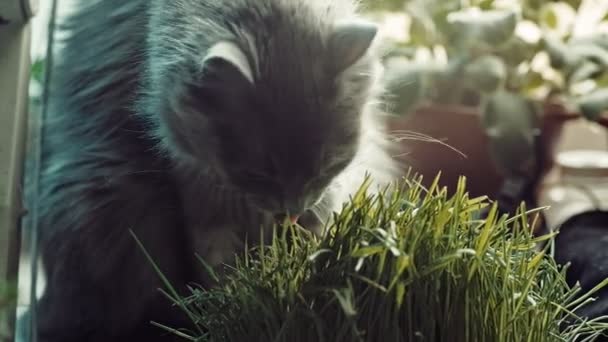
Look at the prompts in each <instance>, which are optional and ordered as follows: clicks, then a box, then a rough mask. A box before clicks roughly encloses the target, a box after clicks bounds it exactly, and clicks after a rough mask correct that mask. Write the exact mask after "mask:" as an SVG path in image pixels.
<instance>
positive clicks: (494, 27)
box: [447, 8, 517, 47]
mask: <svg viewBox="0 0 608 342" xmlns="http://www.w3.org/2000/svg"><path fill="white" fill-rule="evenodd" d="M447 21H448V23H449V25H450V26H451V29H452V32H453V34H454V36H455V37H457V39H458V40H459V43H460V45H462V46H464V47H470V46H476V45H477V44H480V43H481V44H485V45H489V46H492V47H496V46H499V45H501V44H504V43H505V42H507V41H508V40H509V39H510V38H511V37H512V36H513V34H514V33H515V26H516V25H517V14H516V13H515V12H514V11H511V10H490V11H481V10H479V9H478V8H467V9H465V10H461V11H457V12H452V13H450V14H449V15H448V17H447Z"/></svg>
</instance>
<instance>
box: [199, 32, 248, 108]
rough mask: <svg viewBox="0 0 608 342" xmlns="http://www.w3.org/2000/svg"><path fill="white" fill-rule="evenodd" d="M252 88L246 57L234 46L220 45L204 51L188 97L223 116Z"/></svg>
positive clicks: (225, 42)
mask: <svg viewBox="0 0 608 342" xmlns="http://www.w3.org/2000/svg"><path fill="white" fill-rule="evenodd" d="M253 86H254V77H253V72H252V68H251V66H250V64H249V61H248V60H247V57H246V55H245V54H244V53H243V51H242V50H241V49H240V48H239V47H238V46H237V45H236V44H234V43H232V42H227V41H222V42H219V43H216V44H215V45H213V46H212V47H211V48H210V49H209V50H208V52H207V54H206V55H205V57H204V58H203V60H202V68H200V70H199V71H198V73H197V77H195V81H194V82H193V83H192V84H191V85H190V87H189V88H190V89H189V94H188V95H189V97H190V98H191V100H193V101H194V102H195V103H196V104H197V105H198V106H200V107H202V108H206V109H216V110H218V111H219V112H223V111H225V109H228V107H230V106H232V105H233V104H235V103H240V102H242V101H244V100H245V98H246V97H247V96H249V95H250V94H251V91H252V89H253Z"/></svg>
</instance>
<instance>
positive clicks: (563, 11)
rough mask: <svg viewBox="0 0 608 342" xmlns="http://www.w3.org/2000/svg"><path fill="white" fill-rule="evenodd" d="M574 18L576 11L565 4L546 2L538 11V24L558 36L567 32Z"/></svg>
mask: <svg viewBox="0 0 608 342" xmlns="http://www.w3.org/2000/svg"><path fill="white" fill-rule="evenodd" d="M575 16H576V11H575V10H574V8H572V6H570V5H569V4H567V3H565V2H548V3H546V4H544V5H543V6H542V7H541V9H540V11H539V20H538V21H539V24H540V25H541V27H543V28H545V29H548V30H550V31H552V32H554V33H556V34H558V35H560V36H563V35H564V34H565V33H567V32H569V31H570V29H571V27H572V25H573V23H574V18H575Z"/></svg>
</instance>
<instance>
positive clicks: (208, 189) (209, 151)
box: [37, 0, 396, 342]
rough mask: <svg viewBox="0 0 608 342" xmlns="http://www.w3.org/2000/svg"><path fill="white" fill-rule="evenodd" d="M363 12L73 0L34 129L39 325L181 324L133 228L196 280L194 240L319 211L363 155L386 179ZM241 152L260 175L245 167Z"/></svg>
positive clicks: (199, 246)
mask: <svg viewBox="0 0 608 342" xmlns="http://www.w3.org/2000/svg"><path fill="white" fill-rule="evenodd" d="M349 20H351V21H350V22H349ZM357 20H358V19H357V15H356V6H355V4H354V3H353V2H352V1H351V0H335V1H329V0H327V1H322V0H230V1H203V0H175V1H161V0H158V1H148V0H134V1H123V0H103V1H101V0H87V1H82V3H81V4H80V8H79V10H78V11H77V12H76V13H75V14H74V15H72V16H71V17H70V18H69V20H68V21H66V22H65V24H64V25H63V30H65V32H67V33H68V35H69V36H68V38H67V40H66V41H65V42H63V43H64V44H65V48H64V49H63V50H62V51H61V53H60V54H59V60H58V65H56V66H55V68H54V71H53V76H54V80H53V84H52V93H51V96H52V101H51V108H50V111H49V117H48V118H47V122H46V125H45V130H44V140H43V144H42V146H43V151H42V170H41V175H40V198H39V202H38V204H37V205H38V209H39V210H38V212H39V222H40V234H41V240H42V241H41V242H42V246H43V251H42V255H43V262H44V268H45V271H46V274H47V279H48V280H47V288H46V291H45V294H44V296H43V298H42V299H41V301H40V303H39V315H40V317H39V328H38V332H39V337H40V341H42V342H50V341H53V342H54V341H62V342H67V341H78V342H80V341H135V340H138V341H139V340H142V341H144V340H145V341H155V340H162V338H160V337H158V336H159V332H160V331H159V330H158V329H149V328H150V325H149V321H150V320H156V321H160V322H162V323H166V324H169V325H171V324H175V325H178V326H183V325H184V322H182V321H180V320H181V319H182V318H183V317H181V316H179V315H177V314H176V313H175V312H172V311H171V310H170V309H169V303H168V301H167V300H166V299H164V298H162V296H159V294H158V291H157V288H158V287H160V286H161V284H160V283H159V280H158V276H157V275H156V274H155V272H154V270H153V269H152V267H150V265H149V264H148V262H147V261H146V260H145V258H144V257H143V255H142V253H141V251H140V250H139V249H137V247H136V246H135V244H134V241H133V239H132V237H131V236H130V235H129V229H132V230H133V232H134V233H135V234H136V235H137V236H138V238H139V239H140V240H141V241H142V242H143V244H144V245H145V247H146V248H147V250H148V251H149V252H150V253H151V255H152V257H153V258H154V259H155V260H156V261H157V262H158V264H159V266H160V268H161V270H162V271H163V272H165V273H166V275H167V276H168V278H169V279H171V281H172V282H173V283H174V284H178V285H179V284H184V283H186V282H188V281H193V280H194V281H200V282H205V280H206V279H205V277H204V276H201V275H200V274H199V270H201V269H202V268H201V266H200V264H198V263H196V262H193V255H194V253H195V252H197V253H200V254H202V256H203V257H204V258H206V259H208V260H210V261H211V263H213V264H218V263H220V262H224V261H229V260H228V259H227V258H229V256H230V254H231V253H232V252H234V249H235V248H238V246H239V245H240V244H242V242H243V239H244V238H245V236H248V237H249V238H252V239H255V238H256V237H258V236H259V227H260V224H264V225H268V224H269V223H270V222H272V220H273V216H272V214H275V212H274V211H276V210H279V211H281V210H292V211H298V210H300V209H313V210H312V211H313V212H314V214H315V215H313V216H314V217H315V218H317V219H320V220H326V219H328V218H329V217H330V212H331V211H332V210H339V209H340V207H341V205H342V203H343V202H344V201H346V200H348V198H349V195H350V194H351V193H352V192H353V191H354V190H356V189H357V188H358V186H359V185H360V184H361V182H362V180H363V177H364V176H365V174H366V173H370V174H371V175H372V177H373V180H374V182H375V183H376V185H378V186H383V185H385V184H387V183H388V182H389V181H391V180H393V178H394V176H395V171H396V168H395V165H394V162H393V160H392V158H391V157H390V155H389V145H388V142H387V140H386V138H385V135H384V133H383V126H382V122H381V120H380V118H379V116H378V115H377V111H376V104H375V103H374V101H373V100H374V98H375V96H374V94H375V93H376V92H377V91H378V89H377V87H376V86H377V73H378V70H376V69H375V68H376V67H377V65H376V59H375V56H374V55H373V52H372V51H371V49H369V46H368V45H369V44H368V43H370V44H371V41H368V42H366V39H367V38H365V35H369V34H370V32H371V31H370V29H371V28H370V27H369V26H365V25H366V24H361V25H362V26H361V27H359V28H358V26H357V25H359V24H357V22H358V21H357ZM341 23H346V24H345V25H346V26H345V27H346V29H345V30H344V34H339V35H333V36H332V32H334V31H336V30H337V29H336V27H341V26H340V25H343V24H341ZM349 25H350V26H349ZM359 29H360V30H359ZM353 30H354V31H355V34H354V35H353V34H352V32H353ZM358 30H359V31H358ZM372 35H375V31H374V32H373V34H372ZM368 38H369V37H368ZM218 42H224V43H226V44H223V45H220V46H218V45H217V44H218ZM231 44H232V45H231ZM234 47H236V48H237V50H234ZM368 50H370V51H368ZM235 51H236V52H235ZM210 52H213V53H211V54H210ZM218 56H219V58H218ZM210 84H211V85H212V86H211V87H209V86H208V85H210ZM227 142H230V143H227ZM235 151H236V153H235ZM322 152H323V153H322ZM265 156H271V157H273V158H276V159H278V162H277V160H274V162H276V163H273V164H272V165H273V167H274V168H273V169H272V170H271V169H268V168H266V166H268V165H266V164H265V163H266V162H267V160H266V158H265ZM262 159H263V161H262ZM313 165H314V167H313ZM330 166H332V167H330ZM251 168H260V169H263V171H258V170H257V169H256V170H255V171H256V173H255V175H257V174H260V172H261V173H262V175H261V177H267V176H268V177H267V178H268V179H264V180H263V181H261V182H262V183H259V184H255V185H256V186H254V185H252V184H250V183H252V182H256V181H259V180H251V181H247V180H245V181H242V180H241V179H240V178H239V177H241V176H240V175H241V173H242V172H244V171H242V170H246V169H247V170H248V169H251ZM269 170H270V171H269ZM246 172H249V171H246ZM264 173H266V174H264ZM255 175H254V176H255ZM274 182H276V184H275V183H274ZM311 184H312V185H311ZM274 185H276V186H277V190H276V191H279V190H278V189H279V188H280V191H282V193H283V195H282V196H283V197H280V196H278V195H277V196H274V195H275V193H274V192H273V191H275V190H269V189H270V188H272V186H274ZM245 188H246V189H247V191H242V190H243V189H245ZM289 189H296V190H294V191H295V192H297V191H299V192H298V193H297V195H294V193H292V192H290V190H289ZM304 189H305V190H304ZM275 197H276V198H275ZM277 198H282V199H283V200H278V199H277ZM258 200H259V201H258ZM313 204H314V205H313ZM311 206H312V207H313V208H309V207H311ZM298 214H302V213H298ZM303 220H304V218H303ZM313 221H314V220H313ZM316 223H318V222H316Z"/></svg>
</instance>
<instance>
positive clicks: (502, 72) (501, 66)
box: [464, 55, 507, 94]
mask: <svg viewBox="0 0 608 342" xmlns="http://www.w3.org/2000/svg"><path fill="white" fill-rule="evenodd" d="M464 75H465V78H464V82H465V83H466V84H467V85H468V86H469V87H471V88H473V89H475V90H477V91H480V92H482V93H486V94H489V93H493V92H495V91H496V90H497V89H498V88H500V87H502V86H503V85H504V82H505V80H506V78H507V68H506V66H505V63H504V62H503V61H502V59H500V58H499V57H497V56H495V55H484V56H480V57H478V58H477V59H475V60H473V61H472V62H471V63H470V64H468V65H467V66H466V67H465V69H464Z"/></svg>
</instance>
